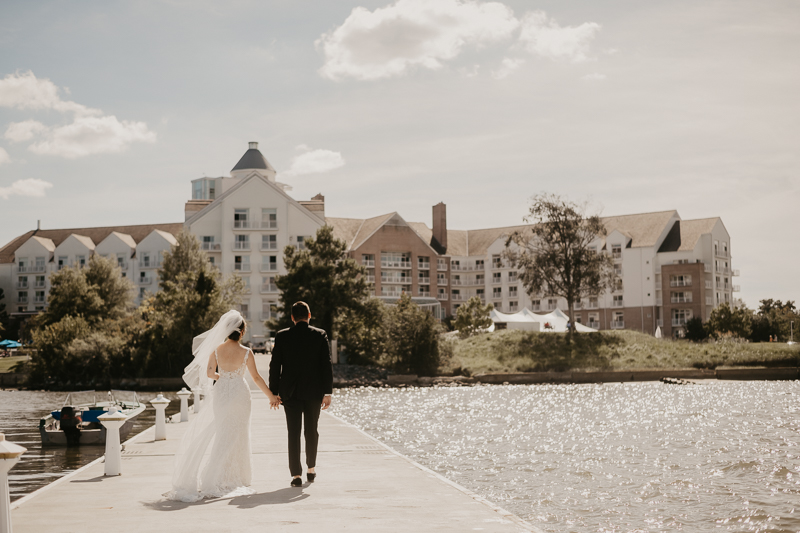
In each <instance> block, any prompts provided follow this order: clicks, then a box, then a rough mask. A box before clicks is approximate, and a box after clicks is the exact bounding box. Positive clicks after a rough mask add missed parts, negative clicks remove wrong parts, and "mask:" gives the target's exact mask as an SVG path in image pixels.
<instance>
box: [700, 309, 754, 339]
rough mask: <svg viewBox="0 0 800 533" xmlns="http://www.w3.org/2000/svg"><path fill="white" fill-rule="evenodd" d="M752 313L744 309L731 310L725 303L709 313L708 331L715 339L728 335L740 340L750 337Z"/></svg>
mask: <svg viewBox="0 0 800 533" xmlns="http://www.w3.org/2000/svg"><path fill="white" fill-rule="evenodd" d="M752 320H753V312H752V311H751V310H750V309H747V308H746V307H734V308H731V306H729V305H728V304H727V303H723V304H722V305H720V306H719V307H717V308H715V309H714V310H712V311H711V316H709V318H708V324H707V327H708V331H709V333H710V334H711V335H714V336H715V337H721V336H722V335H725V334H729V335H733V336H734V337H739V338H741V339H747V338H749V337H750V330H751V324H752Z"/></svg>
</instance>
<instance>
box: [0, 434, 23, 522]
mask: <svg viewBox="0 0 800 533" xmlns="http://www.w3.org/2000/svg"><path fill="white" fill-rule="evenodd" d="M25 451H26V449H25V448H23V447H22V446H19V445H17V444H14V443H12V442H8V441H7V440H6V436H5V435H4V434H2V433H0V499H2V501H0V533H11V493H10V492H9V490H8V471H9V470H11V467H13V466H14V465H15V464H17V461H19V456H20V455H22V454H23V453H25Z"/></svg>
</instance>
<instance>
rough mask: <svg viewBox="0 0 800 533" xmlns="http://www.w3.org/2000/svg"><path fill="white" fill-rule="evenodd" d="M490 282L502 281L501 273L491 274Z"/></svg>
mask: <svg viewBox="0 0 800 533" xmlns="http://www.w3.org/2000/svg"><path fill="white" fill-rule="evenodd" d="M492 283H503V275H502V274H501V273H500V272H495V273H494V274H492Z"/></svg>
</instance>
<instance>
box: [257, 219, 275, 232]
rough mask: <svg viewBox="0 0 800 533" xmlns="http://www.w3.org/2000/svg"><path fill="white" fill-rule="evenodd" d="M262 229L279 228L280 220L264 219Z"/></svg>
mask: <svg viewBox="0 0 800 533" xmlns="http://www.w3.org/2000/svg"><path fill="white" fill-rule="evenodd" d="M261 229H271V230H276V229H278V221H277V220H262V221H261Z"/></svg>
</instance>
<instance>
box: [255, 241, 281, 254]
mask: <svg viewBox="0 0 800 533" xmlns="http://www.w3.org/2000/svg"><path fill="white" fill-rule="evenodd" d="M277 249H278V243H277V242H262V243H261V251H262V252H268V251H270V250H277ZM248 250H249V248H248Z"/></svg>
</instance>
